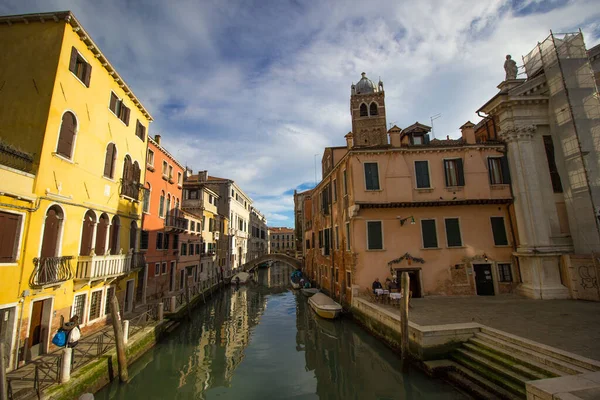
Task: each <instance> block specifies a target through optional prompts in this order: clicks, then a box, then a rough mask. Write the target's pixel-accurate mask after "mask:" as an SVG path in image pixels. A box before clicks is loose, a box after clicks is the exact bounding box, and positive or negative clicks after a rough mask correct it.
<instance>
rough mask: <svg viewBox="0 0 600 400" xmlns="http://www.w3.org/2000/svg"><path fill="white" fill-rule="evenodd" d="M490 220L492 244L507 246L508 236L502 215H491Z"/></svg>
mask: <svg viewBox="0 0 600 400" xmlns="http://www.w3.org/2000/svg"><path fill="white" fill-rule="evenodd" d="M491 221H492V233H493V235H494V244H495V245H496V246H508V237H507V236H506V227H505V226H504V217H491Z"/></svg>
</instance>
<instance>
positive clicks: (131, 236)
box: [129, 221, 137, 251]
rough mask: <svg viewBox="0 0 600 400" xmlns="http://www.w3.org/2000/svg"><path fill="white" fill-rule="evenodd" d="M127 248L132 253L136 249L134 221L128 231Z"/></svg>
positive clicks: (135, 225) (135, 226)
mask: <svg viewBox="0 0 600 400" xmlns="http://www.w3.org/2000/svg"><path fill="white" fill-rule="evenodd" d="M129 248H130V249H133V251H135V249H136V248H137V224H136V223H135V221H134V222H132V223H131V229H130V230H129Z"/></svg>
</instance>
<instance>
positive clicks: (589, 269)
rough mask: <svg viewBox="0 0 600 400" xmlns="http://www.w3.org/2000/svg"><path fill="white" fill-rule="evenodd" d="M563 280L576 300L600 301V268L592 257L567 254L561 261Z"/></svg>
mask: <svg viewBox="0 0 600 400" xmlns="http://www.w3.org/2000/svg"><path fill="white" fill-rule="evenodd" d="M561 261H562V262H561V278H562V279H563V283H564V284H565V286H567V287H568V288H569V292H570V294H571V298H573V299H575V300H590V301H600V287H599V286H598V276H599V275H600V266H599V265H598V262H596V261H595V259H594V257H593V256H592V255H575V254H566V255H563V256H562V260H561Z"/></svg>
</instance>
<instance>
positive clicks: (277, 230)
mask: <svg viewBox="0 0 600 400" xmlns="http://www.w3.org/2000/svg"><path fill="white" fill-rule="evenodd" d="M269 231H271V233H294V228H286V227H285V226H272V227H271V226H270V227H269Z"/></svg>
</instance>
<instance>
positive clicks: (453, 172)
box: [444, 158, 465, 187]
mask: <svg viewBox="0 0 600 400" xmlns="http://www.w3.org/2000/svg"><path fill="white" fill-rule="evenodd" d="M444 174H445V176H446V186H447V187H450V186H465V173H464V171H463V160H462V158H455V159H452V160H444Z"/></svg>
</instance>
